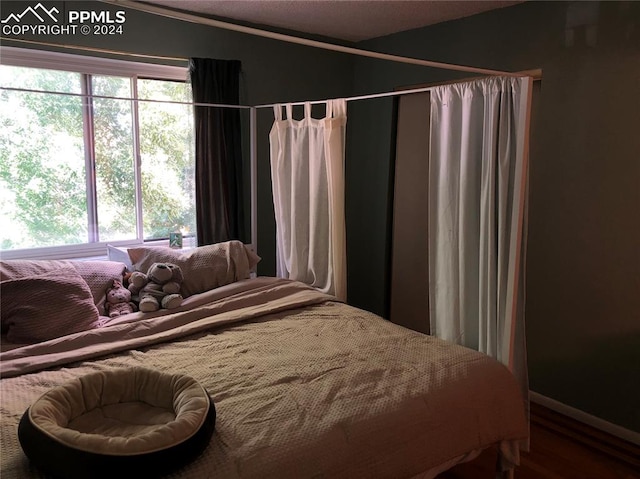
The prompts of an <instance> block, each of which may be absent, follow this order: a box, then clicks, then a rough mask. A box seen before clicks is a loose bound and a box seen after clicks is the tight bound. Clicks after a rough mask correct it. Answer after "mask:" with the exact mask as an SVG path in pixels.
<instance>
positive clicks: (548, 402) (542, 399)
mask: <svg viewBox="0 0 640 479" xmlns="http://www.w3.org/2000/svg"><path fill="white" fill-rule="evenodd" d="M529 397H530V399H531V401H532V402H535V403H537V404H540V405H541V406H544V407H546V408H549V409H551V410H552V411H556V412H558V413H560V414H563V415H565V416H568V417H570V418H572V419H575V420H576V421H580V422H582V423H584V424H587V425H589V426H591V427H594V428H596V429H600V430H601V431H604V432H606V433H608V434H611V435H613V436H617V437H619V438H620V439H624V440H625V441H628V442H631V443H633V444H635V445H637V446H640V433H637V432H635V431H631V430H630V429H626V428H624V427H622V426H618V425H617V424H613V423H611V422H609V421H605V420H604V419H601V418H599V417H596V416H593V415H591V414H589V413H586V412H584V411H581V410H580V409H576V408H574V407H571V406H568V405H566V404H564V403H561V402H560V401H556V400H555V399H552V398H550V397H547V396H544V395H542V394H540V393H537V392H535V391H529Z"/></svg>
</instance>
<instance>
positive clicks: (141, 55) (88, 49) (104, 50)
mask: <svg viewBox="0 0 640 479" xmlns="http://www.w3.org/2000/svg"><path fill="white" fill-rule="evenodd" d="M0 40H2V41H10V42H19V43H28V44H31V45H40V46H43V47H55V48H64V49H69V50H81V51H86V52H96V53H107V54H110V55H122V56H127V57H136V58H147V59H149V60H169V61H173V62H182V63H186V62H188V61H189V59H188V58H181V57H165V56H160V55H146V54H144V53H131V52H122V51H118V50H109V49H107V48H96V47H83V46H79V45H67V44H63V43H50V42H40V41H35V40H23V39H21V38H8V37H2V36H0Z"/></svg>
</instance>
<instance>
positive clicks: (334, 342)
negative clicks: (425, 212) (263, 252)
mask: <svg viewBox="0 0 640 479" xmlns="http://www.w3.org/2000/svg"><path fill="white" fill-rule="evenodd" d="M220 289H222V288H220ZM225 291H226V292H227V293H229V292H231V295H230V296H229V295H225V294H224V293H225ZM225 291H223V292H220V291H218V292H215V291H214V292H211V294H210V296H209V297H201V296H200V295H198V297H193V298H189V299H190V300H191V303H190V304H186V305H185V306H184V308H183V311H180V312H174V313H172V314H169V315H166V316H161V317H157V318H152V319H142V316H135V317H134V318H133V319H130V320H127V321H123V322H121V323H116V324H114V325H113V326H112V327H111V328H113V329H110V328H104V330H103V333H104V334H106V335H107V336H106V337H103V338H102V341H99V340H98V339H97V338H96V337H94V336H97V334H96V333H93V332H92V333H87V334H86V335H82V334H76V335H72V336H70V337H68V338H67V340H66V341H62V340H60V341H50V342H49V343H52V344H48V345H40V346H37V345H36V346H30V347H28V348H18V349H15V350H12V351H9V352H7V353H3V354H2V357H1V361H2V370H3V376H4V375H5V374H11V375H16V376H15V377H10V378H6V377H5V378H4V379H2V380H1V381H0V401H1V404H0V412H1V416H2V424H1V429H0V433H1V435H0V442H1V447H2V458H1V460H2V464H1V466H2V469H1V471H2V478H3V479H7V478H14V477H40V476H39V475H38V472H37V471H35V470H33V469H31V468H30V466H29V463H28V461H27V460H26V458H25V457H24V455H23V453H22V451H21V449H20V446H19V444H18V441H17V434H16V429H17V424H18V421H19V419H20V416H21V415H22V413H23V412H24V411H25V409H26V408H27V407H28V406H29V404H30V403H31V402H33V401H34V400H35V399H36V398H37V397H38V396H39V395H41V394H42V393H44V392H45V391H47V390H48V389H49V388H51V387H53V386H55V385H58V384H60V383H62V382H65V381H67V380H69V379H70V378H73V377H76V376H78V375H82V374H86V373H89V372H92V371H96V370H104V369H107V368H116V367H130V366H144V367H147V368H154V369H158V370H161V371H169V372H176V373H187V374H189V375H191V376H192V377H194V378H195V379H196V380H197V381H199V382H200V383H201V384H202V385H203V386H204V387H205V388H206V389H207V390H208V391H209V393H210V394H211V395H212V397H213V399H214V401H215V404H216V409H217V414H218V416H217V423H216V432H215V434H214V436H213V438H212V441H211V443H210V445H209V447H208V449H207V450H206V451H205V453H204V454H203V455H202V456H201V457H200V458H198V459H197V460H196V461H194V462H193V463H191V464H190V465H189V466H187V467H186V468H185V469H183V470H181V471H180V473H179V474H176V475H175V477H197V478H207V477H218V478H270V477H271V478H287V477H291V478H306V477H314V478H334V477H338V478H339V477H344V478H359V477H363V478H364V477H371V478H373V477H388V478H402V477H413V476H416V475H418V474H421V473H425V471H427V473H426V475H425V477H432V475H431V476H429V474H428V471H438V470H439V469H438V468H439V466H441V465H442V464H444V463H447V462H449V461H452V460H454V459H455V458H458V457H460V456H463V455H464V454H466V453H467V452H469V451H473V450H477V449H479V448H483V447H487V446H489V445H493V444H499V445H501V446H502V449H503V450H504V451H508V450H512V449H513V446H514V444H516V442H517V440H518V439H521V438H524V437H525V436H526V435H527V427H526V422H525V418H524V412H523V403H522V400H521V398H520V395H519V390H518V386H517V384H516V381H515V379H514V378H513V377H512V376H511V374H510V373H509V372H508V371H507V370H506V369H505V368H504V367H503V366H502V365H501V364H499V363H497V362H496V361H494V360H492V359H490V358H488V357H487V356H485V355H483V354H481V353H478V352H474V351H470V350H468V349H465V348H462V347H459V346H453V345H451V344H448V343H445V342H443V341H441V340H438V339H435V338H432V337H429V336H425V335H422V334H420V333H416V332H413V331H409V330H406V329H404V328H402V327H400V326H397V325H394V324H392V323H390V322H388V321H385V320H383V319H382V318H379V317H378V316H375V315H373V314H371V313H368V312H365V311H361V310H358V309H355V308H353V307H350V306H347V305H344V304H341V303H337V302H332V301H328V299H329V297H327V296H326V295H323V294H320V293H317V292H315V291H314V290H311V289H309V288H307V287H305V286H302V285H300V284H299V283H294V282H289V281H284V280H275V279H266V278H264V279H257V280H248V281H245V282H240V284H236V285H235V286H234V287H232V288H230V289H228V290H225ZM216 294H218V296H216ZM116 332H117V334H116ZM146 333H149V334H146ZM185 335H186V336H185ZM113 336H117V338H118V339H116V340H115V341H112V340H113V339H114V338H113ZM104 341H109V342H113V343H114V347H115V349H113V350H111V351H109V348H107V347H106V346H104V344H106V343H104ZM50 347H51V348H53V352H52V353H46V351H45V349H47V348H50ZM74 350H77V351H76V353H77V356H76V358H80V359H83V360H84V359H87V358H89V357H92V356H94V355H99V356H100V357H99V358H97V359H93V360H91V361H84V362H80V363H77V362H76V363H71V364H69V363H68V362H69V361H75V360H77V359H73V357H74V354H76V353H74ZM27 353H33V354H34V355H33V356H31V357H27V356H26V355H27ZM105 354H108V356H105ZM34 362H35V363H36V364H37V365H36V366H33V363H34ZM61 364H66V366H65V367H62V368H60V367H58V368H57V369H53V370H43V371H40V372H37V373H34V374H23V373H22V371H35V370H37V369H38V368H41V367H52V366H56V365H57V366H59V365H61ZM511 459H515V457H514V458H511Z"/></svg>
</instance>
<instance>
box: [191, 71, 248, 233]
mask: <svg viewBox="0 0 640 479" xmlns="http://www.w3.org/2000/svg"><path fill="white" fill-rule="evenodd" d="M240 67H241V64H240V62H239V61H237V60H213V59H209V58H192V59H191V61H190V65H189V71H190V75H191V86H192V90H193V101H194V102H195V103H216V104H225V105H239V104H240ZM194 112H195V130H196V131H195V134H196V220H197V239H198V245H206V244H213V243H219V242H222V241H228V240H232V239H237V240H241V241H244V240H245V238H244V208H243V195H242V143H241V127H240V110H238V109H235V108H215V107H206V106H196V107H194Z"/></svg>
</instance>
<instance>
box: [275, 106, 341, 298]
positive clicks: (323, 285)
mask: <svg viewBox="0 0 640 479" xmlns="http://www.w3.org/2000/svg"><path fill="white" fill-rule="evenodd" d="M283 107H284V108H285V111H286V117H284V118H283V116H282V109H283ZM274 113H275V122H274V123H273V127H272V128H271V132H270V134H269V140H270V143H271V180H272V185H273V202H274V209H275V217H276V261H277V274H278V276H279V277H282V278H290V279H295V280H298V281H302V282H304V283H307V284H310V285H311V286H314V287H316V288H318V289H319V290H321V291H323V292H325V293H328V294H332V295H334V296H336V297H337V298H338V299H341V300H346V298H347V267H346V262H347V261H346V234H345V218H344V152H345V130H346V124H347V108H346V102H345V100H330V101H327V103H326V117H325V118H323V119H315V118H312V117H311V104H310V103H305V105H304V118H303V119H302V120H294V119H293V118H292V105H290V104H287V105H277V106H275V107H274Z"/></svg>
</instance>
